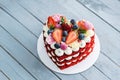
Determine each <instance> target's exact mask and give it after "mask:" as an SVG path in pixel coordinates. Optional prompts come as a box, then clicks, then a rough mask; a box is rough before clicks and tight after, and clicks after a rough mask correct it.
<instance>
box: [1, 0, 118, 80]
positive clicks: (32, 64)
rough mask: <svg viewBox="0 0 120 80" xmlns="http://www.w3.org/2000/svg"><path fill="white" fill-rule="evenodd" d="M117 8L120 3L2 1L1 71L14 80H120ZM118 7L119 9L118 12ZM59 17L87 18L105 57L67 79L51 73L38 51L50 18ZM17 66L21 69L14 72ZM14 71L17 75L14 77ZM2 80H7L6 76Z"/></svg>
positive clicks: (99, 0) (61, 0)
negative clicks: (43, 29)
mask: <svg viewBox="0 0 120 80" xmlns="http://www.w3.org/2000/svg"><path fill="white" fill-rule="evenodd" d="M83 3H84V5H83ZM114 4H116V5H118V4H119V1H117V0H115V2H114V1H111V0H109V2H108V1H101V0H98V2H96V1H95V0H93V1H92V0H81V2H78V0H77V1H75V0H71V1H69V0H65V1H64V0H60V1H49V0H30V1H26V0H0V45H2V47H3V48H0V53H1V52H2V53H4V54H5V55H3V54H2V55H1V54H0V56H3V57H2V58H0V60H1V61H0V62H2V63H1V64H0V69H2V70H3V71H4V72H5V73H6V74H7V75H8V76H9V77H10V78H11V79H13V80H15V79H16V77H18V79H17V80H20V79H21V80H28V79H29V78H31V80H34V79H36V80H61V79H62V80H73V79H75V80H96V78H97V79H98V80H116V79H119V78H120V57H119V56H120V54H119V48H120V47H119V44H120V34H119V30H120V28H119V27H118V26H119V25H120V24H119V22H118V19H119V11H118V8H119V6H116V5H114ZM110 5H112V6H110ZM115 7H117V8H116V9H114V8H115ZM91 10H92V11H91ZM110 10H111V11H110ZM112 11H113V12H112ZM55 13H60V14H63V15H65V16H66V17H68V18H69V19H72V18H74V19H76V20H81V19H83V18H84V19H86V20H89V21H90V22H92V23H93V24H94V26H95V30H96V33H97V35H98V37H99V39H100V42H101V54H100V57H99V58H98V60H97V62H96V63H95V64H94V65H93V66H92V67H91V68H90V69H88V70H86V71H84V72H82V73H78V74H74V75H64V74H59V73H56V72H53V71H51V70H49V69H48V68H46V67H45V66H44V65H43V64H42V63H41V61H40V60H39V57H38V55H37V50H36V45H37V39H38V37H39V35H40V33H41V31H42V26H43V23H44V22H45V21H46V19H47V17H48V16H49V15H52V14H55ZM111 19H113V20H111ZM111 33H112V34H111ZM8 53H9V54H8ZM5 58H8V60H9V61H7V60H5ZM3 65H7V66H3ZM9 66H10V67H9ZM14 66H17V67H19V69H18V68H15V69H14V68H13V67H14ZM12 71H14V72H13V73H12V74H10V72H12ZM19 71H20V73H23V74H20V73H19ZM15 73H16V74H15ZM12 75H13V76H12ZM113 75H115V76H113ZM0 76H1V77H2V78H5V77H4V75H3V74H1V75H0Z"/></svg>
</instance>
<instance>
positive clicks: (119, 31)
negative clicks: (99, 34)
mask: <svg viewBox="0 0 120 80" xmlns="http://www.w3.org/2000/svg"><path fill="white" fill-rule="evenodd" d="M76 1H77V2H78V3H79V4H81V5H82V6H83V7H85V8H86V9H87V10H89V11H90V12H92V13H93V14H94V15H96V16H97V17H99V18H100V19H101V20H103V21H104V22H105V23H106V24H108V25H109V26H110V27H112V28H113V29H114V30H116V31H117V32H118V33H120V30H118V29H117V28H115V27H114V26H113V25H111V24H110V23H109V22H107V21H106V20H104V19H103V18H102V17H100V16H99V15H98V14H96V13H95V12H94V11H92V10H91V9H89V8H88V7H87V6H85V5H84V4H83V3H81V2H80V1H79V0H76Z"/></svg>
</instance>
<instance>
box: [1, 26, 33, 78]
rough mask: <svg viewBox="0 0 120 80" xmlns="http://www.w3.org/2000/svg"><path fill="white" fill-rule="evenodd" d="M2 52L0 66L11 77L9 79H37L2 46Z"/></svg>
mask: <svg viewBox="0 0 120 80" xmlns="http://www.w3.org/2000/svg"><path fill="white" fill-rule="evenodd" d="M0 31H1V28H0ZM0 53H1V54H0V57H1V58H0V68H1V70H2V71H4V72H5V74H6V75H7V76H8V77H9V78H7V79H8V80H9V79H11V80H35V79H34V78H33V77H32V76H31V75H30V74H29V73H27V72H26V71H25V70H24V68H22V67H21V65H19V64H18V63H17V62H16V61H15V60H14V59H12V58H11V57H10V55H9V54H8V53H7V52H6V51H5V50H4V49H3V48H2V47H0ZM0 80H4V79H0Z"/></svg>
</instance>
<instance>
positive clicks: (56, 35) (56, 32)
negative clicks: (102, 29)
mask: <svg viewBox="0 0 120 80" xmlns="http://www.w3.org/2000/svg"><path fill="white" fill-rule="evenodd" d="M52 36H53V38H54V40H55V41H56V42H57V43H60V42H61V40H62V30H61V29H55V30H54V32H53V34H52Z"/></svg>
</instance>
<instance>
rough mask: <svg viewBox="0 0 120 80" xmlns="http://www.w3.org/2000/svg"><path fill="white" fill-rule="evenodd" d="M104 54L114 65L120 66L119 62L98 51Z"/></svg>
mask: <svg viewBox="0 0 120 80" xmlns="http://www.w3.org/2000/svg"><path fill="white" fill-rule="evenodd" d="M100 52H101V53H102V54H103V55H104V56H106V57H107V58H108V59H109V60H110V61H111V62H113V63H114V64H115V65H116V66H118V67H119V68H120V64H117V63H116V62H115V61H113V60H112V59H111V58H110V57H108V56H107V55H106V54H105V53H104V52H102V51H100Z"/></svg>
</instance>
